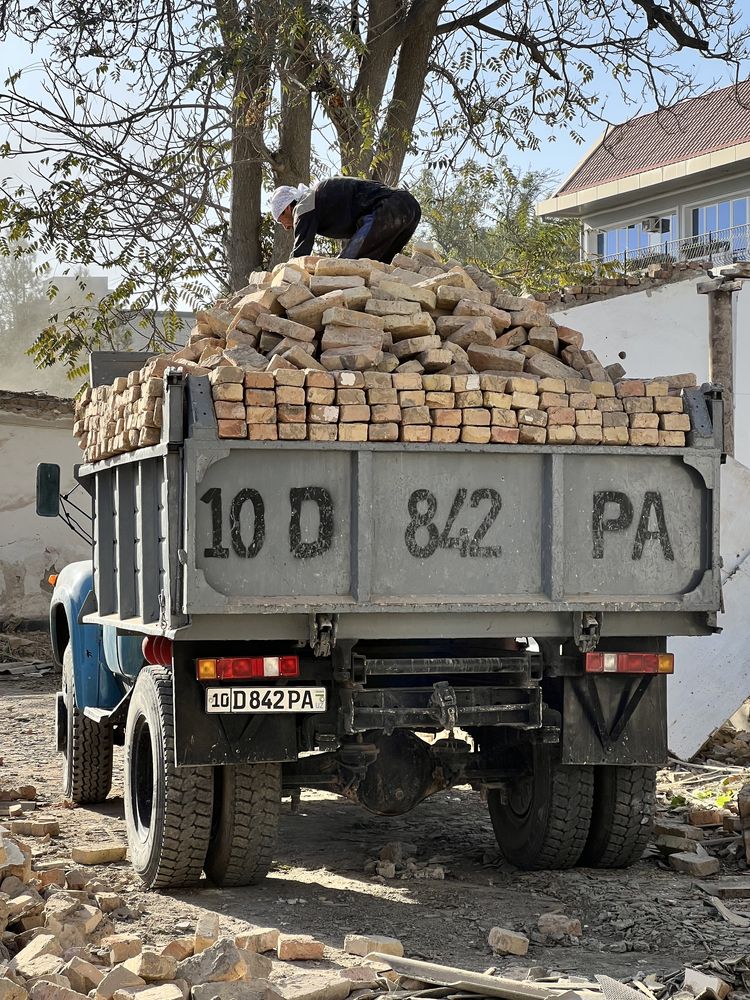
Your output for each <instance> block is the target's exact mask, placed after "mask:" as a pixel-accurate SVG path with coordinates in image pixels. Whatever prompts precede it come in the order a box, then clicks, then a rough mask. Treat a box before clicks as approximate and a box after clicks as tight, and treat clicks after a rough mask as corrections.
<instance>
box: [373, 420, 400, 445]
mask: <svg viewBox="0 0 750 1000" xmlns="http://www.w3.org/2000/svg"><path fill="white" fill-rule="evenodd" d="M398 429H399V425H398V424H395V423H394V424H370V431H369V440H370V441H398Z"/></svg>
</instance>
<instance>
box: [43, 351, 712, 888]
mask: <svg viewBox="0 0 750 1000" xmlns="http://www.w3.org/2000/svg"><path fill="white" fill-rule="evenodd" d="M142 361H143V358H142V356H134V355H118V354H111V355H110V354H104V353H102V354H96V355H93V356H92V369H91V370H92V384H94V385H98V384H104V383H105V382H109V381H111V380H112V378H113V377H114V376H116V375H123V374H126V373H127V372H128V371H129V370H131V369H132V368H133V367H135V366H138V365H140V364H141V363H142ZM164 378H165V395H164V426H163V430H162V440H161V443H160V444H158V445H155V446H152V447H148V448H141V449H139V450H138V451H136V452H132V453H129V454H125V455H120V456H117V457H115V458H110V459H106V460H103V461H99V462H96V463H93V464H89V465H82V466H78V467H76V470H75V478H76V480H77V482H78V484H80V487H82V488H83V490H85V491H86V492H87V493H88V494H89V495H90V497H91V502H92V506H93V522H92V537H91V541H92V559H91V560H90V561H85V562H78V563H74V564H71V565H69V566H66V567H65V568H64V569H63V570H62V571H61V573H60V574H59V576H58V579H57V582H56V585H55V588H54V593H53V597H52V606H51V631H52V642H53V648H54V655H55V658H56V660H57V661H58V662H59V664H60V665H61V666H62V671H63V674H62V676H63V682H62V691H61V692H60V694H59V695H58V698H57V741H58V748H59V750H60V751H61V752H62V754H63V757H64V785H65V794H66V795H67V796H69V797H70V798H71V799H73V800H74V801H75V802H78V803H92V802H99V801H101V800H103V799H104V798H105V797H106V796H107V794H108V792H109V789H110V785H111V780H112V748H113V744H115V743H117V744H123V745H124V748H125V811H126V820H127V828H128V839H129V848H130V857H131V860H132V863H133V866H134V867H135V870H136V871H137V873H138V874H139V875H140V877H141V879H142V880H143V881H144V883H145V884H146V885H148V886H153V887H159V886H161V887H166V886H180V885H185V884H190V883H191V882H195V881H196V880H197V879H198V878H199V877H200V876H201V873H202V872H204V871H205V873H206V874H207V875H208V877H209V878H210V879H212V880H213V881H214V882H216V883H217V884H219V885H244V884H251V883H254V882H257V881H258V880H260V879H262V878H263V877H264V876H265V874H266V873H267V871H268V869H269V866H270V865H271V863H272V860H273V852H274V844H275V839H276V832H277V827H278V823H279V814H280V803H281V800H282V796H284V795H290V794H291V795H292V796H293V797H294V796H296V795H298V794H299V790H300V789H301V788H317V789H325V790H327V791H330V792H334V793H338V794H339V795H342V796H345V797H346V798H348V799H350V800H352V801H354V802H357V803H359V804H361V805H362V806H364V807H365V808H366V809H368V810H370V811H372V812H374V813H377V814H379V815H400V814H402V813H405V812H407V811H408V810H410V809H412V808H414V807H415V806H416V805H418V804H419V803H420V802H421V801H422V800H424V799H425V798H426V797H427V796H430V795H433V794H435V793H436V792H439V791H442V790H444V789H447V788H450V787H451V786H455V785H470V786H472V787H473V788H474V789H476V790H478V791H480V792H482V794H483V795H484V796H485V797H486V801H487V804H488V807H489V812H490V817H491V820H492V826H493V828H494V832H495V836H496V839H497V843H498V845H499V847H500V849H501V850H502V853H503V854H504V856H505V857H506V858H507V859H508V860H509V861H510V862H512V863H513V864H515V865H517V866H519V867H521V868H525V869H554V868H567V867H571V866H574V865H587V866H600V867H607V868H616V867H622V866H625V865H629V864H631V863H632V862H634V861H635V860H637V859H638V858H639V857H640V856H641V854H642V852H643V849H644V847H645V845H646V843H647V840H648V837H649V832H650V826H651V816H652V811H653V807H654V792H655V774H656V769H657V767H659V766H660V765H661V764H662V763H663V762H664V760H665V757H666V680H667V675H668V674H669V673H671V672H672V669H673V660H672V656H671V654H670V653H668V652H667V639H668V637H669V636H670V635H706V634H709V633H711V632H712V631H715V630H716V613H717V611H718V610H719V608H720V601H721V589H720V576H719V545H718V532H719V471H720V462H721V458H722V454H721V452H722V441H721V427H722V402H721V395H720V392H718V391H717V390H715V389H714V388H713V387H711V386H704V387H703V388H702V389H693V390H686V391H685V394H684V395H685V402H686V406H687V408H688V410H689V412H690V416H691V426H692V431H691V432H690V434H689V435H688V439H687V446H686V447H685V448H641V449H636V448H631V447H622V448H619V447H603V446H596V447H581V446H574V447H566V446H538V445H536V446H521V445H513V446H502V445H497V446H493V447H492V448H487V447H482V446H472V445H467V444H458V445H437V446H436V445H415V444H409V445H406V446H404V445H401V444H396V443H394V444H390V443H388V444H386V443H384V444H377V443H369V444H353V445H350V444H347V443H342V442H336V443H331V444H316V443H314V442H303V443H301V444H300V443H296V442H278V443H276V442H274V443H273V444H271V443H266V442H253V441H247V440H236V441H229V440H220V439H219V438H218V436H217V429H216V422H215V417H214V412H213V406H212V402H211V394H210V388H209V385H208V381H207V379H205V378H196V377H186V376H185V375H183V374H182V373H179V372H176V371H175V370H168V371H167V372H166V373H165V376H164ZM59 479H60V476H59V467H57V466H52V465H43V466H40V467H39V470H38V478H37V485H38V496H37V510H38V513H40V514H42V515H46V516H56V515H58V514H59V513H61V512H62V513H63V514H64V515H65V516H68V515H70V514H71V513H73V512H72V511H71V507H70V503H71V498H70V497H63V498H61V497H60V495H59ZM80 487H79V488H80ZM66 511H67V515H66V514H65V512H66ZM82 513H83V510H82V508H81V509H78V508H76V512H75V517H76V518H77V520H78V524H79V527H80V518H81V516H82Z"/></svg>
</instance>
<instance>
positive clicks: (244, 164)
mask: <svg viewBox="0 0 750 1000" xmlns="http://www.w3.org/2000/svg"><path fill="white" fill-rule="evenodd" d="M253 133H254V127H251V128H248V127H247V126H243V125H239V124H235V126H234V129H233V133H232V189H231V195H230V222H229V237H228V248H227V249H228V254H227V256H228V262H229V279H230V282H231V287H232V288H233V289H237V288H242V287H243V286H244V285H246V284H247V276H248V274H250V272H251V271H255V270H258V269H259V268H261V267H262V266H263V261H262V259H261V258H262V253H261V244H260V222H261V215H260V198H261V190H262V187H263V168H262V164H261V162H260V159H259V157H258V154H257V145H256V136H255V135H254V134H253Z"/></svg>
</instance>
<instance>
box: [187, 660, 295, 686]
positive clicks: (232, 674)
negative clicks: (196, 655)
mask: <svg viewBox="0 0 750 1000" xmlns="http://www.w3.org/2000/svg"><path fill="white" fill-rule="evenodd" d="M195 675H196V677H197V678H198V680H199V681H209V680H220V681H234V680H248V679H249V678H258V677H299V657H298V656H220V657H217V658H213V657H205V658H204V657H201V659H199V660H196V664H195Z"/></svg>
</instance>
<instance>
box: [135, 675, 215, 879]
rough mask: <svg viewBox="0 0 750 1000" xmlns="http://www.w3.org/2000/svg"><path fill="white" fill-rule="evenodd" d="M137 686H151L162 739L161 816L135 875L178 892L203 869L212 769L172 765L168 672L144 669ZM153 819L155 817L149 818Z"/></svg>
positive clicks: (170, 697)
mask: <svg viewBox="0 0 750 1000" xmlns="http://www.w3.org/2000/svg"><path fill="white" fill-rule="evenodd" d="M136 683H137V685H138V684H140V685H141V686H143V685H145V684H149V683H150V684H152V685H153V694H154V696H155V701H156V706H157V710H158V712H159V716H160V724H161V728H162V733H163V734H164V739H163V741H162V747H161V750H162V760H161V761H158V760H155V761H154V767H159V765H161V767H162V769H163V776H164V815H163V816H162V817H161V830H160V831H158V832H157V837H156V842H155V847H156V849H155V851H154V856H153V857H152V858H151V860H150V863H149V864H148V866H147V867H146V869H145V870H144V871H142V872H141V871H139V872H138V874H139V876H140V877H141V879H142V880H143V881H144V882H145V883H146V885H147V886H148V887H149V888H151V889H168V888H178V887H181V886H185V885H192V884H194V883H196V882H197V881H198V880H199V879H200V876H201V872H202V871H203V865H204V862H205V859H206V853H207V850H208V843H209V838H210V835H211V815H212V811H213V775H212V769H211V768H210V767H208V766H205V767H176V765H175V763H174V759H175V741H174V709H173V696H172V674H171V671H170V670H168V669H167V668H166V667H161V666H148V667H144V668H143V670H142V671H141V673H140V674H139V675H138V681H137V682H136ZM154 821H155V822H158V821H159V818H158V817H155V818H154Z"/></svg>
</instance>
